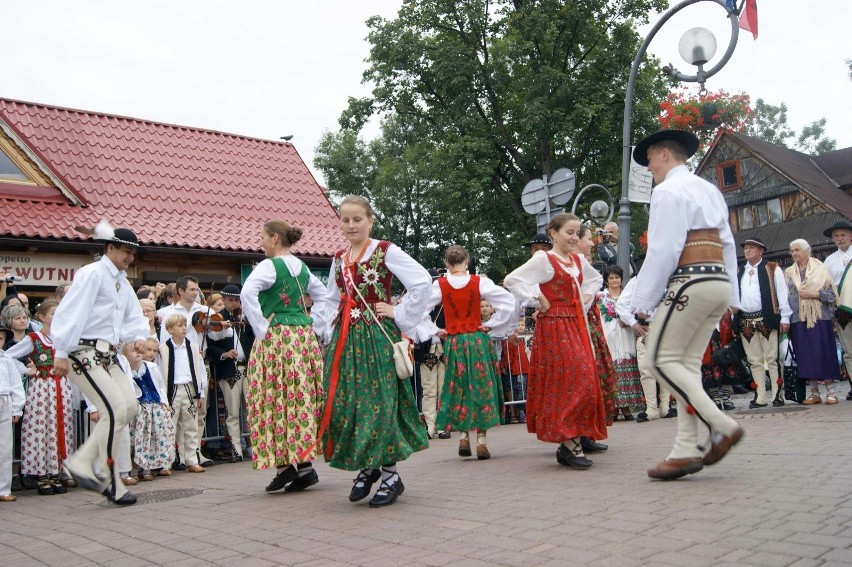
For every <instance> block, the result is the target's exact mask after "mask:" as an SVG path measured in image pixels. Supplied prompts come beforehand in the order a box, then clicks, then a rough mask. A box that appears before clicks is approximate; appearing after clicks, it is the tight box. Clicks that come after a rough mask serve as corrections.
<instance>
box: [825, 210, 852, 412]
mask: <svg viewBox="0 0 852 567" xmlns="http://www.w3.org/2000/svg"><path fill="white" fill-rule="evenodd" d="M823 234H824V235H825V236H828V237H830V238H831V239H832V240H833V241H834V245H835V246H837V250H835V251H834V252H832V253H831V255H829V256H828V258H826V259H825V267H826V269H828V273H829V274H831V278H832V279H833V280H834V285H836V286H837V291H838V293H839V295H838V298H837V311H836V312H835V314H834V317H835V322H836V329H835V330H836V332H837V337H838V338H839V339H840V346H841V347H843V363H844V366H845V367H846V378H847V380H849V381H850V385H852V378H850V377H852V325H850V323H852V270H849V260H850V259H852V250H850V249H849V246H850V245H852V223H850V222H849V221H847V220H846V219H844V220H841V221H838V222H836V223H834V224H833V225H832V226H830V227H828V228H827V229H826V230H825V232H823ZM846 399H847V400H852V389H850V390H849V393H848V394H846Z"/></svg>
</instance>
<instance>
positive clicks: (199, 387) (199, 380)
mask: <svg viewBox="0 0 852 567" xmlns="http://www.w3.org/2000/svg"><path fill="white" fill-rule="evenodd" d="M159 364H160V373H161V374H163V375H164V376H165V378H166V395H167V396H168V397H167V400H168V403H169V405H170V406H171V407H172V409H173V410H174V413H173V414H172V421H173V422H174V426H175V442H176V443H177V446H178V453H179V454H180V460H181V462H182V463H185V464H186V466H187V467H194V466H198V465H199V451H198V441H199V433H198V412H199V409H198V405H197V403H196V402H197V401H198V400H204V399H205V396H206V395H207V368H206V367H205V366H204V358H202V356H201V353H200V352H199V351H198V347H197V346H196V345H195V344H193V343H191V342H190V341H189V339H188V338H184V339H183V341H182V342H181V344H175V342H174V340H173V339H171V338H169V339H168V340H166V342H165V343H163V344H162V345H160V358H159ZM202 407H204V406H202ZM202 411H203V410H202ZM195 472H201V471H198V470H196V471H195Z"/></svg>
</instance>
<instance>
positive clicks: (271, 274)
mask: <svg viewBox="0 0 852 567" xmlns="http://www.w3.org/2000/svg"><path fill="white" fill-rule="evenodd" d="M301 236H302V229H301V228H298V227H295V226H291V225H290V224H289V223H287V222H286V221H283V220H271V221H269V222H267V223H266V224H264V225H263V229H262V230H261V233H260V241H261V245H262V246H263V252H264V254H265V255H266V256H267V259H266V260H263V261H262V262H261V263H260V264H258V265H257V267H256V268H255V269H254V270H253V271H252V273H251V275H250V276H249V277H248V279H247V280H246V283H245V285H244V286H243V289H242V292H241V293H240V299H241V302H242V307H243V311H244V312H245V316H246V318H247V319H248V321H249V323H251V326H252V329H253V330H254V333H255V336H256V337H257V340H255V342H254V347H253V348H252V353H251V357H250V359H249V363H248V370H247V376H246V403H247V406H248V421H249V429H250V434H251V439H252V447H253V450H252V466H253V467H254V468H256V469H257V468H260V469H267V468H271V467H275V468H276V469H277V474H276V475H275V477H274V478H273V479H272V482H270V483H269V486H267V487H266V491H267V492H273V491H276V490H280V489H282V488H283V489H284V491H285V492H298V491H300V490H304V489H305V488H307V487H309V486H311V485H313V484H316V483H317V482H318V480H319V478H318V477H317V473H316V471H315V470H314V468H313V466H312V465H311V461H313V460H314V459H315V458H316V440H317V427H318V425H319V419H320V415H321V414H322V407H323V399H324V392H323V382H322V380H323V364H322V351H321V350H320V346H319V343H318V342H317V339H316V336H315V335H314V332H313V326H312V325H313V319H312V318H311V317H310V316H309V315H308V312H307V309H306V308H305V306H304V297H305V295H309V296H310V297H311V298H312V299H313V300H314V305H318V304H321V301H322V298H323V296H324V294H325V286H323V284H322V282H320V281H319V280H318V279H317V278H316V276H314V275H312V274H311V273H310V271H309V270H308V267H307V266H305V264H304V263H302V261H301V260H299V259H298V258H296V257H295V256H293V255H292V254H290V247H291V246H293V245H294V244H295V243H296V242H298V241H299V239H300V238H301Z"/></svg>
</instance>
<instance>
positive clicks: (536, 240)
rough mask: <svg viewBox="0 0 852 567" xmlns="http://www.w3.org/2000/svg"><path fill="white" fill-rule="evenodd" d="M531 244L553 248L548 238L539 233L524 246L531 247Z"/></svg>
mask: <svg viewBox="0 0 852 567" xmlns="http://www.w3.org/2000/svg"><path fill="white" fill-rule="evenodd" d="M533 244H546V245H547V246H551V247H552V246H553V241H552V240H550V237H549V236H547V235H546V234H544V233H543V232H539V233H538V234H536V235H535V236H533V237H532V238H530V241H529V242H527V243H526V244H525V246H530V247H532V245H533Z"/></svg>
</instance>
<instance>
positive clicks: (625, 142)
mask: <svg viewBox="0 0 852 567" xmlns="http://www.w3.org/2000/svg"><path fill="white" fill-rule="evenodd" d="M698 2H713V3H715V4H718V5H719V6H721V7H722V9H723V10H725V13H726V14H727V17H728V19H729V20H730V21H731V39H730V41H729V42H728V49H727V51H725V54H724V55H723V56H722V59H720V60H719V62H718V63H717V64H716V65H715V66H714V67H713V68H711V69H709V70H706V71H705V70H704V64H706V63H707V61H709V60H710V59H711V58H712V57H713V53H715V50H716V45H715V44H716V39H715V38H714V37H713V35H712V34H711V33H710V32H709V31H708V30H705V29H703V28H694V29H692V30H689V31H688V32H687V33H686V34H684V37H683V38H682V39H681V42H680V46H679V48H680V53H681V56H682V57H683V58H684V59H685V60H686V61H687V63H689V64H690V65H695V66H696V67H697V68H698V70H697V72H696V74H695V75H685V74H683V73H681V72H680V71H678V70H677V69H675V68H673V67H671V66H670V65H667V66H665V67H663V72H664V73H666V74H668V75H670V76H671V77H673V78H674V79H676V80H678V81H681V82H686V83H699V84H701V85H702V88H703V85H704V82H705V81H706V80H707V79H708V78H710V77H712V76H713V75H715V74H716V73H718V72H719V71H720V70H721V69H722V67H724V66H725V64H726V63H727V62H728V60H729V59H730V58H731V56H732V55H733V54H734V49H735V48H736V46H737V38H738V36H739V17H738V14H739V12H740V10H741V9H742V3H744V0H743V2H742V3H741V5H740V9H739V10H732V9H729V8H728V6H727V5H726V1H725V0H684V1H683V2H681V3H680V4H678V5H677V6H674V7H673V8H671V9H670V10H669V11H668V12H666V13H665V14H663V17H662V18H660V21H658V22H657V23H656V25H654V27H653V28H652V29H651V31H650V32H649V33H648V36H647V37H646V38H645V41H644V42H642V46H641V47H640V48H639V52H638V53H637V54H636V58H635V59H634V60H633V66H632V67H631V68H630V78H629V79H628V80H627V94H626V95H625V97H624V130H623V132H622V134H623V136H622V146H621V154H622V155H621V201H619V209H618V232H619V234H621V235H623V236H624V237H623V238H619V239H618V247H617V249H616V252H617V254H618V265H619V266H621V269H622V270H624V276H625V277H624V279H625V283H626V281H627V278H628V277H629V276H628V274H629V273H630V198H629V180H630V179H629V178H630V153H631V147H632V146H631V143H630V125H631V115H632V113H633V89H634V87H635V83H636V75H637V74H638V73H639V65H640V64H641V63H642V59H643V58H644V57H645V52H646V51H647V49H648V44H650V43H651V40H652V39H654V36H656V35H657V32H658V31H660V28H662V27H663V25H664V24H665V23H666V22H667V21H669V19H670V18H671V17H672V16H674V15H675V14H676V13H678V12H680V11H681V10H683V9H684V8H687V7H689V6H691V5H693V4H697V3H698ZM708 34H709V39H708V37H707V35H708ZM711 44H712V45H711Z"/></svg>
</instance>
